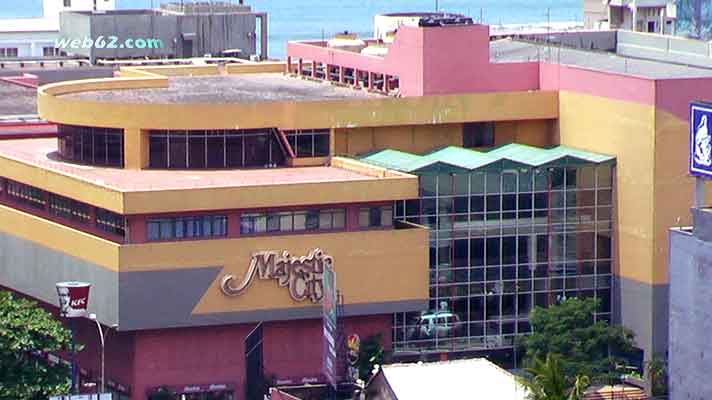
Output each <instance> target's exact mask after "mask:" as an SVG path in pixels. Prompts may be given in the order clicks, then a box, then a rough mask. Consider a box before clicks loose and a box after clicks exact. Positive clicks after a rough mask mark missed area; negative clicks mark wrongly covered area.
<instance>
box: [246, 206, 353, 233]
mask: <svg viewBox="0 0 712 400" xmlns="http://www.w3.org/2000/svg"><path fill="white" fill-rule="evenodd" d="M345 227H346V210H345V209H343V208H339V209H327V210H306V211H285V212H275V213H250V214H243V215H242V216H240V233H241V234H251V233H264V232H298V231H315V230H339V229H344V228H345Z"/></svg>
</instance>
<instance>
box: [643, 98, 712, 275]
mask: <svg viewBox="0 0 712 400" xmlns="http://www.w3.org/2000/svg"><path fill="white" fill-rule="evenodd" d="M688 146H689V130H688V122H687V121H685V120H682V119H680V118H678V117H676V116H674V115H673V114H671V113H669V112H666V111H663V110H660V109H658V110H657V111H656V113H655V149H656V151H655V188H654V196H655V197H654V199H655V200H654V201H655V213H654V225H655V239H654V240H655V241H654V245H653V248H654V253H653V260H654V264H653V279H652V282H653V283H656V284H657V283H667V282H668V260H669V256H668V253H669V247H670V242H669V229H670V228H671V227H673V226H689V225H692V218H691V215H690V207H692V206H693V204H694V186H695V182H694V178H693V177H692V176H690V175H689V173H688V153H689V147H688ZM710 187H712V186H708V187H707V189H709V188H710ZM708 191H709V190H708ZM678 219H679V222H678Z"/></svg>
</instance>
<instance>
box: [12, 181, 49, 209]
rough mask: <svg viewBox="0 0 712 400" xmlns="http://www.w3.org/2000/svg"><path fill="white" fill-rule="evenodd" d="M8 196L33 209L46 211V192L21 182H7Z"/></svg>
mask: <svg viewBox="0 0 712 400" xmlns="http://www.w3.org/2000/svg"><path fill="white" fill-rule="evenodd" d="M7 195H8V196H9V197H10V198H12V199H13V200H15V201H17V202H19V203H22V204H24V205H27V206H30V207H33V208H38V209H44V208H45V205H46V204H47V199H46V193H45V191H43V190H41V189H38V188H36V187H34V186H29V185H25V184H22V183H19V182H14V181H10V180H8V181H7Z"/></svg>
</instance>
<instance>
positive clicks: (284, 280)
mask: <svg viewBox="0 0 712 400" xmlns="http://www.w3.org/2000/svg"><path fill="white" fill-rule="evenodd" d="M333 263H334V259H333V258H332V257H331V256H329V255H327V254H326V253H324V251H322V250H321V249H319V248H316V249H314V250H312V251H310V252H309V254H307V255H306V256H292V255H291V254H290V253H289V252H288V251H272V250H270V251H259V252H257V253H254V254H253V255H252V258H251V259H250V265H249V267H248V268H247V273H246V274H245V276H244V277H243V278H242V280H239V279H238V278H237V277H236V276H235V275H231V274H228V275H225V276H224V277H223V278H222V279H221V280H220V290H222V292H223V294H225V295H226V296H230V297H236V296H240V295H242V294H244V293H245V292H246V291H247V289H248V288H249V287H250V284H251V283H252V282H253V281H254V280H255V279H261V280H275V281H277V283H278V284H279V286H281V287H286V288H287V290H288V291H289V295H290V296H291V297H292V299H293V300H294V301H299V302H302V301H310V302H312V303H319V301H321V299H322V297H323V291H324V289H323V283H322V281H323V278H322V275H323V272H324V271H325V269H326V267H327V266H331V265H333ZM332 271H333V270H332Z"/></svg>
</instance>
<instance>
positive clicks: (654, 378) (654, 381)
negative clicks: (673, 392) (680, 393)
mask: <svg viewBox="0 0 712 400" xmlns="http://www.w3.org/2000/svg"><path fill="white" fill-rule="evenodd" d="M645 368H646V369H647V371H648V379H649V380H650V390H651V392H652V394H653V396H665V395H667V394H668V385H667V380H668V375H667V361H665V359H664V358H662V357H661V356H660V355H658V354H656V355H654V356H653V358H651V359H650V361H648V362H647V363H646V364H645Z"/></svg>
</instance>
